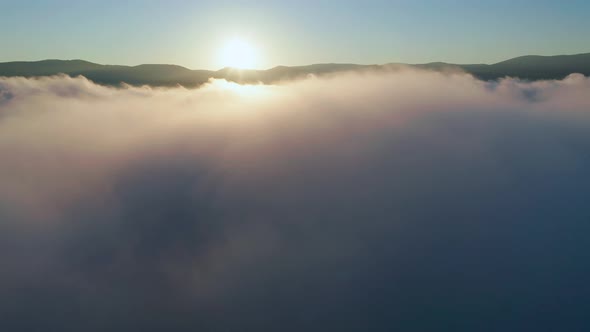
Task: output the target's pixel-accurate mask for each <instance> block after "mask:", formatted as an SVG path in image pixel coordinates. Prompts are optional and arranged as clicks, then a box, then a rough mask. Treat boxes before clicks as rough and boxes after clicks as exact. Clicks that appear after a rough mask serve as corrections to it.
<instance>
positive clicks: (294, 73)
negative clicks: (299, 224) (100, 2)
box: [0, 53, 590, 87]
mask: <svg viewBox="0 0 590 332" xmlns="http://www.w3.org/2000/svg"><path fill="white" fill-rule="evenodd" d="M403 67H414V68H421V69H428V70H437V71H445V70H451V71H452V70H460V71H465V72H467V73H470V74H472V75H474V76H475V77H477V78H479V79H482V80H496V79H499V78H503V77H517V78H520V79H523V80H543V79H562V78H564V77H566V76H567V75H569V74H572V73H580V74H584V75H586V76H590V53H586V54H577V55H558V56H522V57H518V58H514V59H510V60H506V61H502V62H499V63H496V64H492V65H487V64H467V65H460V64H450V63H444V62H433V63H427V64H413V65H409V64H400V63H390V64H386V65H358V64H336V63H327V64H314V65H309V66H293V67H287V66H278V67H274V68H271V69H268V70H241V69H235V68H229V67H228V68H223V69H221V70H217V71H211V70H191V69H188V68H185V67H181V66H176V65H157V64H154V65H139V66H134V67H131V66H113V65H100V64H96V63H91V62H87V61H83V60H44V61H37V62H5V63H0V76H24V77H37V76H51V75H58V74H65V75H69V76H79V75H82V76H85V77H86V78H88V79H90V80H92V81H94V82H96V83H99V84H105V85H119V84H121V83H126V84H130V85H152V86H175V85H182V86H186V87H195V86H199V85H201V84H203V83H205V82H207V81H208V80H209V79H210V78H218V79H226V80H228V81H233V82H238V83H257V82H261V83H275V82H280V81H286V80H291V79H296V78H300V77H305V76H307V75H327V74H332V73H337V72H347V71H354V72H359V71H391V70H398V69H400V68H403Z"/></svg>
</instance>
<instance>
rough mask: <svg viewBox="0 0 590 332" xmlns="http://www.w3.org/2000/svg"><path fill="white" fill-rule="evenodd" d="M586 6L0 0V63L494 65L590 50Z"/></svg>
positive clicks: (406, 0)
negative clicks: (245, 49) (247, 56)
mask: <svg viewBox="0 0 590 332" xmlns="http://www.w3.org/2000/svg"><path fill="white" fill-rule="evenodd" d="M589 14H590V1H578V0H570V1H547V0H535V1H533V0H512V1H507V0H500V1H466V0H447V1H443V0H422V1H410V0H389V1H378V0H374V1H370V0H369V1H352V0H340V1H322V0H315V1H311V0H298V1H268V0H258V1H223V0H211V1H182V0H169V1H152V0H144V1H139V0H130V1H124V2H123V1H112V0H103V1H95V0H88V1H65V0H55V1H45V0H38V1H32V0H20V1H7V0H0V31H2V33H0V61H13V60H40V59H47V58H58V59H85V60H89V61H93V62H98V63H108V64H128V65H135V64H141V63H174V64H179V65H183V66H187V67H190V68H195V69H196V68H210V69H215V68H216V66H218V64H217V63H216V57H217V53H218V52H217V50H219V49H220V48H222V46H223V43H224V42H226V41H227V40H228V39H231V38H235V37H240V38H244V39H246V40H248V41H250V42H251V43H253V44H254V45H256V47H257V48H259V52H260V53H261V54H262V58H261V61H260V67H264V68H266V67H272V66H275V65H300V64H301V65H303V64H310V63H319V62H354V63H387V62H408V63H422V62H430V61H447V62H455V63H492V62H496V61H500V60H503V59H506V58H510V57H514V56H518V55H524V54H545V55H552V54H573V53H583V52H590V38H589V37H588V32H589V31H590V20H589V19H588V15H589Z"/></svg>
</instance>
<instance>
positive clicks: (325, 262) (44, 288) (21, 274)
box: [0, 70, 590, 331]
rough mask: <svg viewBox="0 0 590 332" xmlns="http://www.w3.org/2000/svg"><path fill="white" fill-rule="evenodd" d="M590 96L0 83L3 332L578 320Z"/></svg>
mask: <svg viewBox="0 0 590 332" xmlns="http://www.w3.org/2000/svg"><path fill="white" fill-rule="evenodd" d="M588 96H590V79H588V78H586V77H584V76H582V75H576V74H574V75H571V76H569V77H567V78H566V79H564V80H563V81H541V82H532V83H531V82H522V81H519V80H515V79H504V80H501V81H499V82H483V81H478V80H476V79H474V78H473V77H471V76H469V75H466V74H462V73H435V72H427V71H412V70H401V71H397V72H395V73H383V74H339V75H335V76H330V77H324V78H314V77H310V78H308V79H305V80H299V81H294V82H287V83H284V84H280V85H274V86H257V85H250V86H240V85H236V84H233V83H228V82H226V81H210V82H209V83H208V84H207V85H205V86H203V87H202V88H200V89H185V88H182V87H179V88H174V89H158V88H150V87H142V88H138V87H122V88H117V89H115V88H108V87H103V86H98V85H95V84H93V83H92V82H90V81H88V80H86V79H85V78H83V77H79V78H69V77H50V78H39V79H25V78H0V249H1V250H0V264H1V267H0V329H1V330H2V331H40V330H44V331H164V330H167V331H197V330H198V331H396V330H397V331H443V330H445V331H446V330H448V331H516V330H519V331H533V330H534V331H555V330H560V331H584V330H587V328H588V326H590V322H589V320H588V310H589V309H590V307H589V303H590V286H589V284H588V280H590V260H588V252H590V241H589V235H588V234H590V207H589V205H588V198H589V197H590V173H589V170H590V153H589V151H590V98H589V97H588Z"/></svg>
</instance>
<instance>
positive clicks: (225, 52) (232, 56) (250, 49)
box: [218, 38, 260, 69]
mask: <svg viewBox="0 0 590 332" xmlns="http://www.w3.org/2000/svg"><path fill="white" fill-rule="evenodd" d="M218 61H219V64H220V65H221V66H222V67H233V68H239V69H254V68H256V67H258V66H259V65H260V63H259V62H260V54H259V52H258V50H257V49H256V47H254V46H253V45H252V44H250V43H249V42H247V41H246V40H244V39H241V38H234V39H231V40H229V41H228V42H227V43H226V44H225V45H224V46H223V47H222V49H221V50H220V52H219V60H218Z"/></svg>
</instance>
